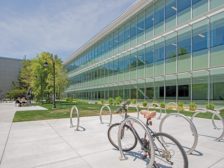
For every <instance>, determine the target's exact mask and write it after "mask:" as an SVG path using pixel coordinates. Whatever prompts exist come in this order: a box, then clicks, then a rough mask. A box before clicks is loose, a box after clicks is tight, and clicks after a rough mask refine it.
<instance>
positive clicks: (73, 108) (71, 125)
mask: <svg viewBox="0 0 224 168" xmlns="http://www.w3.org/2000/svg"><path fill="white" fill-rule="evenodd" d="M74 110H75V111H76V115H77V117H76V118H77V125H73V121H72V114H73V113H74ZM74 126H76V129H75V130H76V131H78V130H79V110H78V108H77V106H73V107H72V109H71V111H70V128H72V127H74Z"/></svg>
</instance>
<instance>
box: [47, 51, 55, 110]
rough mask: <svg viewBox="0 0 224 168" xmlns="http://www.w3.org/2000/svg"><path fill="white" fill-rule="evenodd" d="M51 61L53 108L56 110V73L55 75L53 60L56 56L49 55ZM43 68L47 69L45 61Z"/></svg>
mask: <svg viewBox="0 0 224 168" xmlns="http://www.w3.org/2000/svg"><path fill="white" fill-rule="evenodd" d="M51 60H52V65H53V108H56V101H55V99H56V91H55V78H56V77H55V76H56V73H55V60H56V56H55V55H51ZM44 66H45V67H48V62H47V61H46V62H45V63H44Z"/></svg>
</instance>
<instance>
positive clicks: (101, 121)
mask: <svg viewBox="0 0 224 168" xmlns="http://www.w3.org/2000/svg"><path fill="white" fill-rule="evenodd" d="M104 108H107V109H108V111H109V113H110V122H109V126H110V125H111V123H112V111H111V108H110V106H108V105H104V106H102V107H101V109H100V123H101V124H103V120H102V112H103V109H104Z"/></svg>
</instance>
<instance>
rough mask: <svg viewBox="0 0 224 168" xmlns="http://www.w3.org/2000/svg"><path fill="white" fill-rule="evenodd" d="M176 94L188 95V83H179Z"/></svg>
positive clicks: (180, 95)
mask: <svg viewBox="0 0 224 168" xmlns="http://www.w3.org/2000/svg"><path fill="white" fill-rule="evenodd" d="M178 96H179V97H189V85H179V86H178Z"/></svg>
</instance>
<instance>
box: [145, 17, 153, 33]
mask: <svg viewBox="0 0 224 168" xmlns="http://www.w3.org/2000/svg"><path fill="white" fill-rule="evenodd" d="M152 27H153V14H151V15H147V16H146V17H145V29H146V30H148V29H150V28H152Z"/></svg>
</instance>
